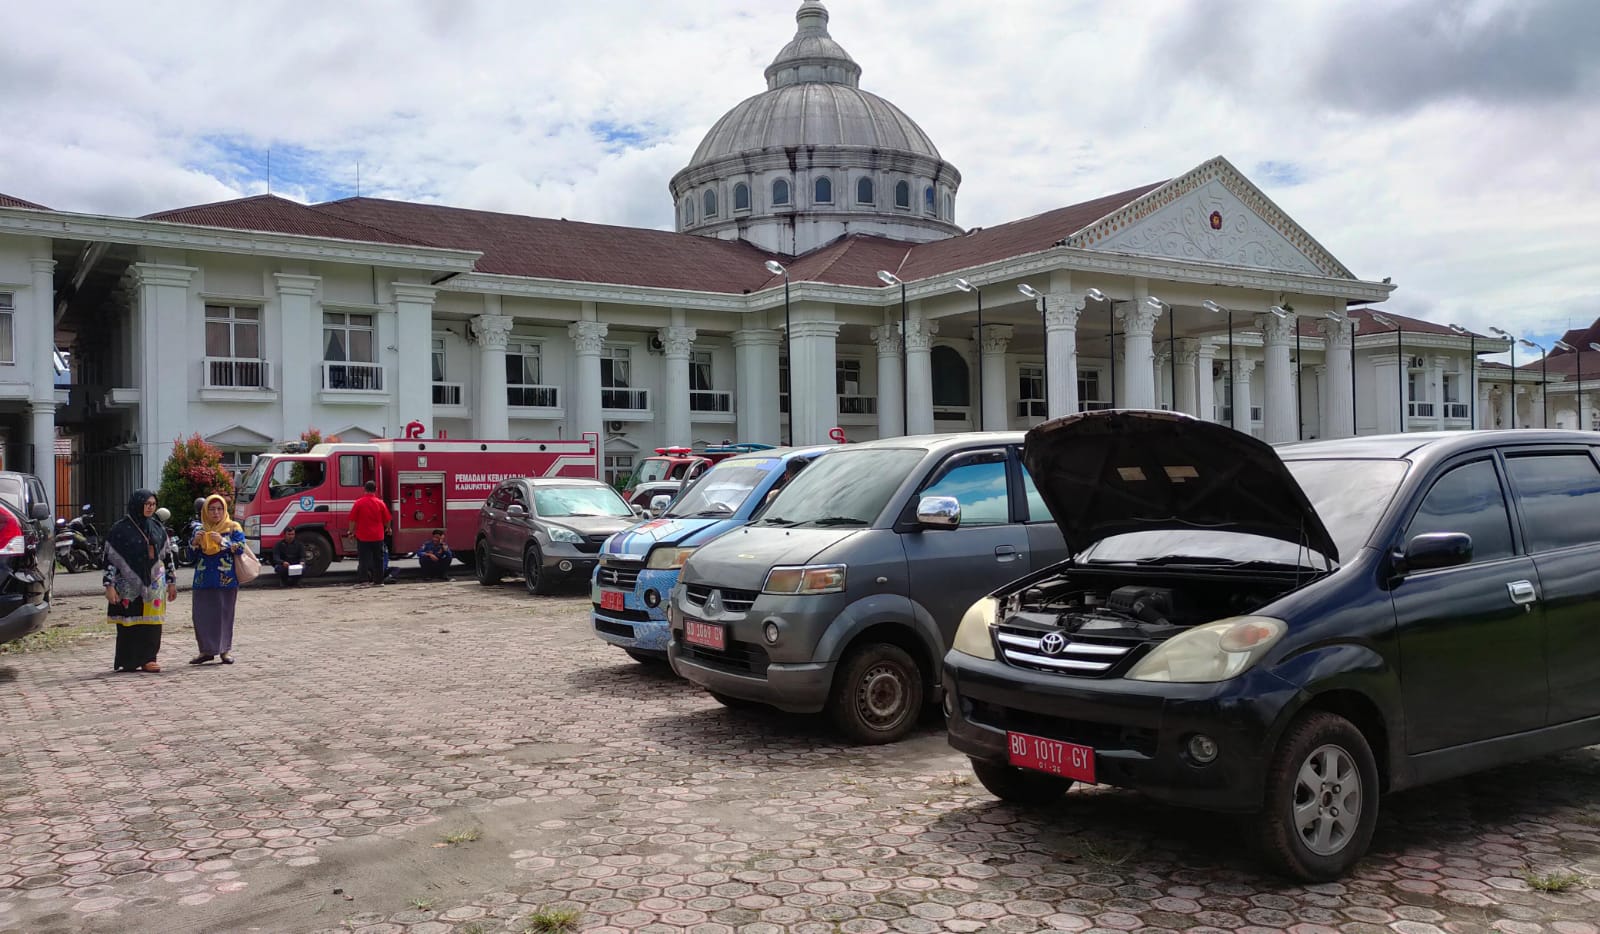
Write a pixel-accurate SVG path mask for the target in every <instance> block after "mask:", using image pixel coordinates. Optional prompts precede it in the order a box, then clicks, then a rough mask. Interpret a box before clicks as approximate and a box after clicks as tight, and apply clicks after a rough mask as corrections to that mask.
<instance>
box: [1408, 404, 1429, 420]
mask: <svg viewBox="0 0 1600 934" xmlns="http://www.w3.org/2000/svg"><path fill="white" fill-rule="evenodd" d="M1406 411H1407V412H1409V413H1410V414H1411V417H1412V418H1432V417H1433V403H1432V402H1407V403H1406Z"/></svg>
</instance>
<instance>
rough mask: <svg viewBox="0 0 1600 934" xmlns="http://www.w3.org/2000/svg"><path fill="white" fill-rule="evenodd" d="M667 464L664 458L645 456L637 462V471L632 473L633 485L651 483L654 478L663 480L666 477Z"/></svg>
mask: <svg viewBox="0 0 1600 934" xmlns="http://www.w3.org/2000/svg"><path fill="white" fill-rule="evenodd" d="M669 466H670V464H669V463H668V462H667V460H666V458H662V457H647V458H645V459H644V460H642V461H640V462H639V472H638V473H636V474H634V475H633V485H634V486H638V485H639V484H641V483H652V482H654V481H656V480H665V479H666V478H667V468H668V467H669Z"/></svg>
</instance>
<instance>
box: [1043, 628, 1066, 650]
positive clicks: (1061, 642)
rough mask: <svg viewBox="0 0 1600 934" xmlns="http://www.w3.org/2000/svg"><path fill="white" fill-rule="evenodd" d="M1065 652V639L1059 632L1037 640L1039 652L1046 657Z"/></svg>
mask: <svg viewBox="0 0 1600 934" xmlns="http://www.w3.org/2000/svg"><path fill="white" fill-rule="evenodd" d="M1066 650H1067V637H1066V636H1063V635H1062V634H1061V633H1059V632H1052V633H1050V634H1049V635H1047V636H1045V637H1044V638H1043V639H1040V640H1039V651H1041V652H1043V653H1044V654H1046V655H1060V654H1061V653H1062V652H1065V651H1066Z"/></svg>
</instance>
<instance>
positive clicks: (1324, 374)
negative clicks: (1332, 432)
mask: <svg viewBox="0 0 1600 934" xmlns="http://www.w3.org/2000/svg"><path fill="white" fill-rule="evenodd" d="M1311 385H1312V386H1313V387H1315V389H1316V391H1317V398H1316V400H1315V401H1314V402H1313V404H1312V405H1310V406H1307V409H1308V410H1309V412H1310V415H1306V414H1304V413H1302V415H1301V417H1302V418H1304V419H1305V420H1306V422H1307V426H1306V437H1307V438H1326V437H1327V436H1328V435H1327V427H1328V426H1327V423H1326V422H1324V421H1323V418H1324V412H1325V409H1324V406H1323V404H1322V400H1323V399H1325V398H1327V395H1328V367H1327V365H1326V364H1321V363H1319V364H1317V365H1316V366H1313V367H1312V368H1311ZM1312 416H1315V421H1313V420H1312Z"/></svg>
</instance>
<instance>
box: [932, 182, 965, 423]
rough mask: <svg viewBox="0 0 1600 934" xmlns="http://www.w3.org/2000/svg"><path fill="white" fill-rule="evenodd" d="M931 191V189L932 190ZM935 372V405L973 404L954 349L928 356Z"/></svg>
mask: <svg viewBox="0 0 1600 934" xmlns="http://www.w3.org/2000/svg"><path fill="white" fill-rule="evenodd" d="M930 190H931V189H930ZM928 356H929V359H928V363H929V366H930V368H931V369H932V370H933V404H934V405H946V406H966V405H971V404H972V388H971V386H969V385H968V382H967V361H966V360H965V359H964V358H963V357H962V356H961V353H960V352H959V351H957V350H956V349H955V348H954V347H946V346H944V345H942V344H941V345H939V346H937V347H935V348H933V352H932V353H931V354H929V355H928Z"/></svg>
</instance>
